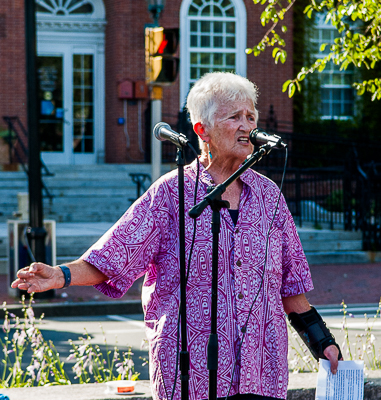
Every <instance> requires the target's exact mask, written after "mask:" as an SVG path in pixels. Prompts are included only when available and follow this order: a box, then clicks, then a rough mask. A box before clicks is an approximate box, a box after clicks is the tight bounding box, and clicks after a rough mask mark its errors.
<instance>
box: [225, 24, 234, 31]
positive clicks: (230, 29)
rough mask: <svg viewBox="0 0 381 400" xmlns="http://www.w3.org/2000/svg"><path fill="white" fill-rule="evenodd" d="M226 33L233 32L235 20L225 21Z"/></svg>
mask: <svg viewBox="0 0 381 400" xmlns="http://www.w3.org/2000/svg"><path fill="white" fill-rule="evenodd" d="M226 33H235V22H226Z"/></svg>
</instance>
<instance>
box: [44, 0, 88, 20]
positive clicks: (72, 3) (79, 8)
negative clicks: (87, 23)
mask: <svg viewBox="0 0 381 400" xmlns="http://www.w3.org/2000/svg"><path fill="white" fill-rule="evenodd" d="M36 11H37V12H41V13H48V14H54V15H71V16H72V15H78V14H92V13H93V11H94V7H93V5H92V4H91V2H90V1H89V0H68V1H62V0H36Z"/></svg>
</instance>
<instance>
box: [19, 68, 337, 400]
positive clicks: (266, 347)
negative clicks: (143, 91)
mask: <svg viewBox="0 0 381 400" xmlns="http://www.w3.org/2000/svg"><path fill="white" fill-rule="evenodd" d="M256 101H257V89H256V87H255V85H254V84H253V83H251V82H250V81H248V80H247V79H245V78H243V77H240V76H238V75H235V74H230V73H210V74H207V75H205V76H204V77H203V78H201V79H200V80H199V81H198V82H196V84H195V85H194V86H193V88H192V89H191V91H190V92H189V96H188V100H187V107H188V110H189V112H190V116H191V120H192V124H193V127H194V131H195V132H196V134H197V135H198V137H199V139H200V146H201V156H200V163H201V171H200V178H199V189H198V193H197V201H201V200H202V199H203V198H204V197H205V196H206V194H207V188H208V187H209V186H214V185H217V184H219V183H222V182H223V181H225V180H226V179H227V178H228V177H229V176H230V175H231V174H232V173H234V172H235V171H236V170H237V169H238V167H239V165H240V164H241V163H242V162H243V161H244V160H245V158H246V157H247V156H248V155H249V154H251V153H252V151H253V145H252V144H251V143H250V140H249V133H250V131H251V130H252V129H254V128H256V126H257V120H258V113H257V110H256V108H255V105H256ZM196 174H197V163H196V161H195V162H193V163H192V164H191V165H189V166H187V167H186V168H185V193H184V196H185V210H186V211H188V210H189V209H190V208H191V207H192V206H193V196H194V189H195V184H196V176H197V175H196ZM177 185H178V179H177V172H176V171H173V172H170V173H168V174H166V175H164V176H163V177H161V178H160V179H159V180H158V181H156V182H155V183H154V184H153V185H152V186H151V187H150V189H149V190H148V191H147V192H146V193H145V194H144V195H143V196H142V197H141V198H140V199H138V200H137V201H136V202H135V203H134V204H133V205H132V206H131V207H130V208H129V209H128V210H127V212H126V213H125V214H124V215H123V216H122V218H121V219H120V220H119V221H118V222H117V223H116V224H115V225H114V226H113V227H112V228H111V229H110V230H109V231H108V232H107V233H106V234H105V235H104V236H103V237H102V238H101V239H100V240H99V241H98V242H97V243H95V244H94V245H93V246H92V247H91V248H90V249H89V250H88V251H87V252H86V253H85V254H84V255H83V256H82V257H81V258H80V259H78V260H76V261H73V262H71V263H68V264H66V266H55V267H49V266H47V265H45V264H41V263H34V264H32V265H31V266H30V267H28V268H25V269H24V270H21V271H20V272H19V273H18V279H17V280H16V281H15V282H14V283H13V284H12V287H14V288H15V287H18V288H20V289H23V290H27V291H28V292H41V291H45V290H48V289H52V288H62V287H65V286H68V285H69V284H71V285H94V286H95V287H96V288H97V289H98V290H100V291H101V292H102V293H104V294H106V295H108V296H110V297H114V298H118V297H121V296H122V295H123V294H124V293H126V291H127V290H128V289H129V288H130V287H131V285H132V283H133V282H134V281H135V280H136V279H137V278H139V277H141V276H142V275H144V274H145V280H144V284H143V290H142V302H143V309H144V315H145V324H146V331H147V337H148V340H149V345H150V377H151V383H152V390H153V397H154V399H155V400H158V399H168V398H170V396H171V392H172V387H173V385H174V384H175V380H176V377H175V370H176V349H177V344H176V332H177V315H178V308H179V302H180V285H179V284H180V282H179V279H180V273H179V232H178V225H179V215H178V187H177ZM222 197H223V199H224V200H227V201H229V203H230V209H229V210H227V209H223V210H222V211H221V216H222V218H221V233H220V243H219V267H218V320H217V333H218V340H219V360H218V397H225V396H231V398H234V399H285V398H286V396H287V381H288V368H287V327H286V321H285V312H286V313H287V314H290V315H292V316H293V321H294V323H295V325H296V328H297V330H298V331H299V332H301V333H305V332H307V336H308V334H310V333H311V332H309V329H310V326H313V327H314V329H315V331H314V333H313V335H315V336H316V337H317V339H316V340H317V342H318V346H317V347H318V348H317V349H316V343H315V352H316V354H317V356H320V357H325V358H328V359H329V360H330V361H331V369H332V371H333V372H334V373H335V372H336V369H337V366H338V361H337V360H338V355H339V350H338V346H337V345H336V344H335V343H334V341H333V340H332V337H331V336H330V334H329V333H327V331H328V330H327V329H326V328H325V331H324V329H323V328H321V325H324V324H323V323H322V321H321V319H319V317H318V314H317V313H316V311H315V310H314V309H311V307H310V305H309V303H308V301H307V299H306V298H305V296H304V293H305V292H307V291H309V290H311V289H312V288H313V286H312V281H311V276H310V271H309V268H308V265H307V261H306V258H305V255H304V253H303V250H302V246H301V244H300V241H299V237H298V235H297V232H296V229H295V225H294V223H293V219H292V217H291V214H290V212H289V210H288V208H287V205H286V203H285V200H284V198H283V196H281V197H280V202H279V206H278V209H277V210H276V203H277V200H278V197H279V189H278V187H277V186H276V185H275V184H274V183H273V182H272V181H270V180H269V179H267V178H265V177H264V176H262V175H260V174H258V173H256V172H254V171H253V170H250V169H249V170H247V171H245V172H244V173H243V174H242V175H241V177H240V179H238V180H236V181H235V182H234V183H233V184H232V185H230V186H229V187H228V188H227V190H226V192H225V193H224V194H223V196H222ZM274 213H275V218H274V221H273V224H272V228H271V230H270V231H269V227H270V224H271V220H272V219H273V217H274ZM211 215H212V211H211V210H210V208H209V207H208V208H207V209H206V210H205V211H204V212H203V214H202V215H201V216H200V217H199V218H198V220H197V225H196V239H195V244H194V248H193V253H192V259H191V264H190V270H189V278H188V281H187V294H186V296H187V314H188V315H187V317H188V328H187V329H188V331H187V332H188V346H189V353H190V381H189V396H190V399H191V400H199V399H207V398H208V370H207V363H206V361H207V350H206V349H207V342H208V337H209V333H210V290H211V264H212V233H211V229H210V222H211ZM185 224H186V227H185V230H186V243H185V244H186V256H187V259H188V256H189V252H190V248H191V242H192V233H193V220H191V219H190V218H189V217H188V215H186V221H185ZM268 235H269V238H268V256H267V257H266V256H265V250H266V239H267V236H268ZM265 261H266V263H265ZM255 299H256V300H255ZM254 300H255V301H254ZM253 302H254V306H253V307H252V304H253ZM250 310H251V311H250ZM315 314H317V316H316V315H315ZM246 321H247V325H246ZM295 321H296V322H295ZM316 327H318V328H316ZM316 329H318V330H316ZM319 329H320V330H319ZM323 331H324V332H325V333H324V332H323ZM322 332H323V333H322ZM313 335H312V336H313ZM319 335H320V336H319ZM322 335H323V336H322ZM324 335H325V336H324ZM305 336H306V335H305ZM327 337H328V342H327V340H326V338H327ZM312 342H314V340H312ZM322 342H324V343H325V345H324V346H321V343H322ZM307 344H308V345H311V346H312V347H313V345H314V343H307ZM239 349H240V350H239ZM312 350H314V349H312ZM323 353H324V354H323ZM175 398H176V399H179V398H180V382H179V379H177V382H176V391H175Z"/></svg>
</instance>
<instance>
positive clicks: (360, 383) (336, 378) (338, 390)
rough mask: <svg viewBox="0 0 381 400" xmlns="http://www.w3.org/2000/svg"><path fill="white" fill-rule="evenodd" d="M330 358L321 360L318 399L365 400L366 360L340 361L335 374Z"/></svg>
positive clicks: (317, 386)
mask: <svg viewBox="0 0 381 400" xmlns="http://www.w3.org/2000/svg"><path fill="white" fill-rule="evenodd" d="M330 366H331V364H330V362H329V361H328V360H319V373H318V378H317V385H316V397H315V399H316V400H363V399H364V362H363V361H339V367H338V369H337V373H336V374H335V375H333V374H332V372H331V369H330Z"/></svg>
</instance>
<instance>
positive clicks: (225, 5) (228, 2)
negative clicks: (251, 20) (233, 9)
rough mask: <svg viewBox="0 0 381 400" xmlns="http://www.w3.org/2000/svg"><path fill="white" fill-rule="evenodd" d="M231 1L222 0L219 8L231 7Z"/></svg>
mask: <svg viewBox="0 0 381 400" xmlns="http://www.w3.org/2000/svg"><path fill="white" fill-rule="evenodd" d="M231 4H232V3H231V1H230V0H222V3H221V6H222V7H223V8H225V7H228V6H231Z"/></svg>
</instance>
